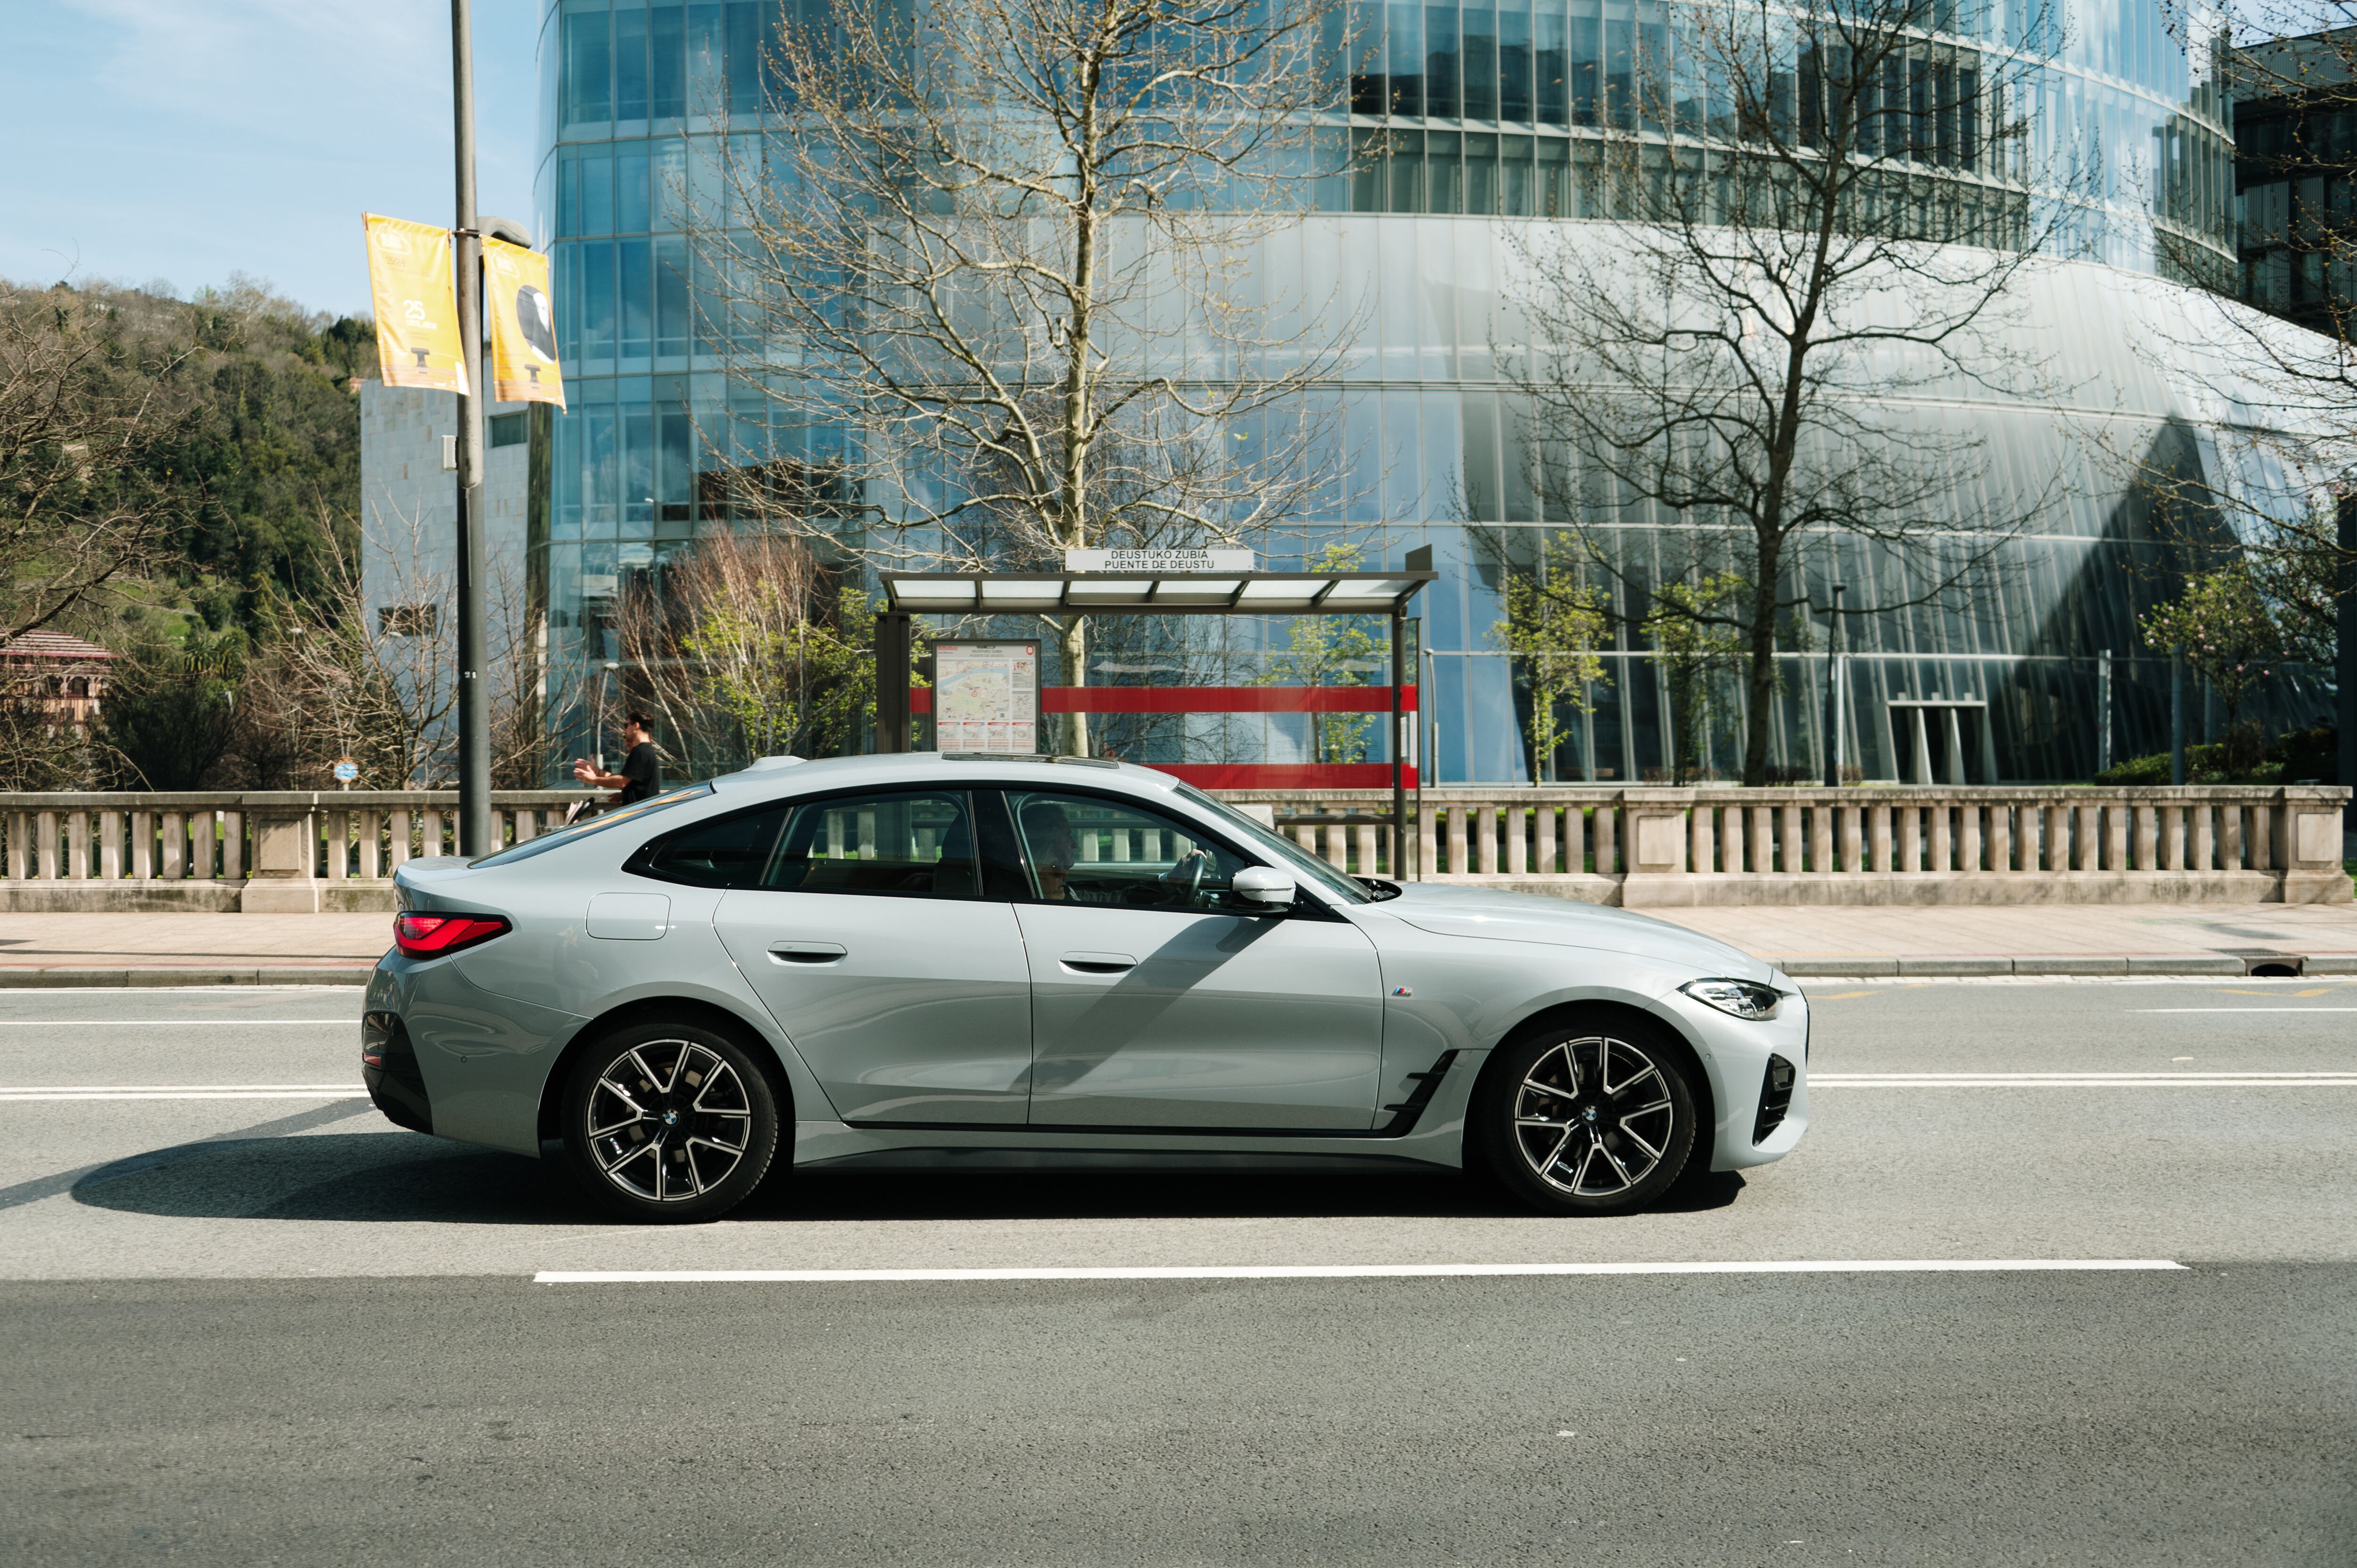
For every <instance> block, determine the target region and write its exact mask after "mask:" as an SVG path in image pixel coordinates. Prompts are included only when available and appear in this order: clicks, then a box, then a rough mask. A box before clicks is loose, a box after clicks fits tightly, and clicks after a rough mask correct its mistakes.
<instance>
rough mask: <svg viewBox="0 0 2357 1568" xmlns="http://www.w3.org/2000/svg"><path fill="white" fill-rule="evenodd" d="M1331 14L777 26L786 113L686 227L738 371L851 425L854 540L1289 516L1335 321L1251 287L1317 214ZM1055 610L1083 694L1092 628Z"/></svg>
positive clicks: (1234, 7)
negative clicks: (1314, 125)
mask: <svg viewBox="0 0 2357 1568" xmlns="http://www.w3.org/2000/svg"><path fill="white" fill-rule="evenodd" d="M1331 9H1332V0H1175V3H1174V0H944V3H943V4H942V5H933V6H927V7H924V8H923V9H922V11H921V13H916V12H912V11H910V10H909V9H908V8H906V7H903V6H901V5H897V4H893V3H892V0H834V3H833V4H832V5H831V6H830V7H829V9H828V11H827V13H826V19H825V22H824V24H823V26H821V27H816V28H799V27H791V26H790V27H787V28H786V29H785V31H784V35H783V41H782V43H781V45H780V48H779V51H778V56H777V58H776V59H775V60H774V61H773V65H774V68H775V69H774V76H775V78H776V81H775V86H774V89H773V91H772V95H771V96H772V102H771V103H770V108H771V110H772V112H773V119H772V123H771V127H770V129H768V130H766V131H764V132H762V133H760V134H758V135H755V134H742V135H736V136H733V137H731V138H729V140H728V141H727V143H726V163H725V186H726V191H727V199H726V210H724V211H714V210H709V209H706V210H703V211H699V212H694V213H692V214H691V225H692V227H693V229H694V232H695V241H696V245H697V249H698V251H699V252H700V256H701V259H702V262H703V263H704V268H705V275H707V276H708V277H710V278H711V279H713V280H714V282H715V286H716V289H717V303H716V304H715V305H713V306H709V307H708V308H709V310H710V311H711V312H712V314H713V315H714V317H715V319H714V321H712V322H711V323H708V324H707V325H708V326H709V327H710V328H711V329H712V330H713V331H714V332H716V335H718V336H719V337H721V338H724V339H725V340H726V342H728V343H729V344H730V345H732V346H733V354H734V363H733V364H732V365H731V368H730V373H731V375H732V377H733V378H734V380H735V382H736V384H737V387H738V388H739V390H740V392H743V391H748V390H749V391H751V392H755V393H757V394H758V396H759V398H761V399H763V400H766V401H767V402H768V403H769V404H770V407H771V409H772V411H773V413H774V415H775V416H777V418H776V422H777V423H781V424H793V425H799V426H803V427H806V428H812V429H835V430H840V431H841V432H842V433H843V440H842V444H841V446H840V447H839V448H838V449H837V451H836V453H835V455H834V456H833V457H831V458H828V459H825V460H824V462H825V464H828V465H831V466H832V467H831V469H830V470H829V480H830V484H829V486H828V487H827V488H829V489H831V491H832V493H834V494H835V495H837V496H839V497H842V498H845V502H846V503H847V504H848V505H849V506H851V507H852V508H854V509H856V510H858V511H859V512H860V513H861V514H862V515H863V516H865V517H866V518H867V519H868V520H869V521H870V527H869V528H868V530H867V532H866V542H865V544H864V545H863V546H862V558H863V559H865V560H866V561H867V562H869V563H870V564H905V563H908V562H911V561H923V562H932V563H940V564H961V565H963V564H982V563H985V562H988V563H995V564H1006V565H1015V566H1026V565H1028V566H1033V567H1039V566H1043V565H1049V564H1051V563H1053V562H1054V561H1055V559H1056V555H1057V553H1058V552H1060V551H1062V550H1065V549H1071V548H1090V547H1103V546H1125V545H1126V546H1151V545H1168V544H1195V543H1202V542H1222V541H1234V540H1237V539H1240V538H1243V537H1245V536H1247V535H1249V534H1250V533H1251V532H1254V530H1257V529H1259V528H1262V527H1264V526H1265V525H1267V524H1269V523H1271V522H1274V521H1281V520H1285V519H1287V518H1290V517H1293V516H1295V515H1297V514H1298V513H1299V512H1300V511H1302V510H1305V505H1304V503H1305V502H1306V500H1307V499H1308V496H1309V495H1310V494H1311V493H1312V489H1313V487H1314V486H1315V484H1316V483H1317V478H1316V476H1313V475H1311V474H1310V473H1309V472H1308V467H1307V466H1306V465H1304V464H1303V463H1301V462H1300V461H1299V460H1298V459H1299V457H1300V455H1301V453H1302V452H1303V450H1304V449H1305V447H1306V446H1308V445H1309V444H1310V442H1311V441H1312V440H1313V439H1314V438H1315V436H1316V435H1317V434H1318V425H1319V420H1318V417H1317V416H1315V415H1313V414H1311V413H1308V412H1307V410H1308V407H1309V404H1308V401H1307V400H1305V399H1304V398H1303V397H1302V396H1301V394H1302V393H1303V392H1306V391H1307V389H1308V388H1309V387H1310V386H1312V385H1313V384H1315V383H1317V382H1318V381H1322V380H1326V379H1329V378H1330V373H1331V371H1332V366H1333V358H1334V356H1333V354H1332V353H1331V352H1329V351H1328V350H1327V349H1323V348H1321V347H1320V345H1321V344H1324V343H1338V342H1340V338H1341V334H1342V333H1343V332H1344V331H1346V330H1347V326H1346V325H1345V324H1344V323H1343V322H1341V321H1340V320H1338V319H1336V317H1337V315H1341V316H1347V314H1348V313H1347V312H1342V313H1332V312H1326V311H1322V310H1321V309H1320V308H1319V304H1318V302H1316V301H1312V300H1306V299H1301V298H1298V297H1297V296H1295V297H1288V298H1286V301H1285V303H1284V305H1283V306H1279V307H1276V308H1275V309H1271V308H1266V307H1264V306H1263V305H1262V303H1261V301H1262V299H1263V298H1264V297H1270V298H1274V297H1275V296H1276V295H1280V294H1282V293H1284V292H1285V290H1286V287H1287V286H1288V285H1289V283H1290V280H1289V279H1287V278H1285V277H1282V276H1273V275H1263V276H1260V277H1254V275H1253V266H1254V260H1255V258H1256V257H1257V256H1258V255H1259V248H1258V246H1257V245H1256V244H1255V242H1256V241H1258V240H1260V239H1262V238H1263V237H1265V236H1267V235H1269V234H1271V233H1273V232H1275V231H1277V230H1278V229H1280V228H1282V227H1284V226H1286V225H1288V224H1291V223H1293V222H1295V221H1296V220H1297V219H1298V217H1299V215H1300V213H1301V210H1302V209H1303V207H1304V206H1305V201H1304V198H1305V197H1306V195H1307V191H1306V189H1303V188H1299V186H1300V182H1301V179H1302V177H1304V176H1306V175H1308V173H1310V172H1311V171H1312V167H1313V159H1312V156H1311V149H1312V146H1313V132H1312V131H1311V129H1310V126H1309V124H1308V120H1309V114H1308V112H1309V111H1311V110H1313V109H1315V108H1318V107H1320V106H1322V105H1323V104H1324V103H1325V102H1327V101H1328V100H1329V99H1330V98H1331V97H1332V95H1333V93H1334V92H1335V91H1336V89H1335V88H1334V86H1333V84H1331V83H1330V82H1327V83H1321V81H1320V80H1319V76H1318V70H1317V64H1316V60H1315V59H1313V49H1314V47H1315V46H1316V44H1317V42H1318V30H1319V27H1320V24H1321V22H1322V21H1323V19H1324V18H1325V16H1327V14H1328V13H1329V11H1330V10H1331ZM1337 161H1339V159H1338V160H1337ZM750 488H751V489H753V490H755V491H758V490H759V489H760V488H761V486H760V484H759V478H758V476H756V482H755V483H754V484H753V486H752V487H750ZM732 499H733V500H734V502H735V504H736V505H737V508H738V510H751V511H752V512H754V513H755V514H756V515H759V516H761V517H763V518H765V519H768V520H770V521H776V522H791V521H795V516H796V514H795V510H794V509H793V508H791V507H788V508H783V509H780V508H778V507H777V506H775V505H774V504H773V502H772V501H770V499H765V497H764V496H762V495H761V494H759V493H745V490H744V488H742V487H740V493H739V494H738V495H737V496H736V497H734V498H732ZM877 525H881V526H877ZM1049 627H1050V628H1051V630H1052V633H1053V635H1054V637H1055V639H1056V641H1057V643H1058V644H1059V646H1060V650H1061V656H1062V659H1061V661H1062V664H1063V670H1064V678H1065V679H1066V680H1067V681H1068V682H1072V683H1075V684H1085V683H1086V682H1087V664H1086V653H1087V641H1088V632H1087V629H1086V623H1085V621H1084V619H1083V618H1081V617H1079V616H1069V617H1056V618H1049ZM1071 725H1072V730H1071V736H1070V744H1071V747H1072V749H1074V750H1076V751H1085V750H1086V749H1087V746H1088V737H1087V731H1086V727H1085V726H1086V720H1085V719H1084V718H1083V717H1082V716H1081V715H1078V714H1075V715H1072V717H1071Z"/></svg>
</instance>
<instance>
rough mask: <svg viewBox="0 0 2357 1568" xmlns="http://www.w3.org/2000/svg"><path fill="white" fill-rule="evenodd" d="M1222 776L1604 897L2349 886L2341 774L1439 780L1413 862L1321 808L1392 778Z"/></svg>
mask: <svg viewBox="0 0 2357 1568" xmlns="http://www.w3.org/2000/svg"><path fill="white" fill-rule="evenodd" d="M1221 793H1222V796H1223V797H1224V798H1226V799H1227V800H1231V801H1233V802H1237V803H1251V804H1254V805H1256V806H1264V807H1266V808H1267V809H1268V810H1269V811H1271V812H1272V813H1273V815H1274V817H1275V821H1276V822H1277V823H1278V824H1279V826H1280V828H1284V829H1286V830H1287V831H1290V832H1293V833H1294V835H1295V836H1296V838H1297V841H1298V842H1300V843H1302V844H1303V845H1304V846H1305V847H1307V848H1308V849H1310V850H1311V852H1312V853H1315V854H1322V855H1323V856H1324V857H1325V858H1326V859H1327V860H1329V861H1330V862H1332V863H1333V864H1334V865H1339V866H1341V867H1343V868H1344V869H1346V870H1348V871H1351V872H1352V873H1354V874H1357V875H1381V876H1395V875H1403V871H1404V874H1405V875H1409V876H1413V877H1421V878H1422V879H1424V880H1435V879H1437V880H1440V881H1449V882H1454V881H1469V882H1475V883H1483V884H1489V885H1493V886H1511V887H1514V888H1517V889H1521V890H1524V891H1530V892H1541V893H1549V894H1554V895H1555V896H1558V897H1575V898H1584V899H1589V900H1592V901H1596V902H1602V903H1619V904H1628V905H1655V906H1661V905H1691V904H1751V903H1758V904H1786V903H1792V904H1948V903H1957V904H1964V903H1969V904H2002V903H2075V902H2087V903H2109V902H2140V901H2147V900H2152V901H2169V902H2272V901H2276V900H2288V901H2290V902H2295V903H2345V902H2348V901H2349V900H2350V888H2351V883H2350V878H2349V876H2348V875H2346V874H2345V873H2344V872H2343V871H2342V869H2341V813H2342V805H2343V802H2345V801H2346V800H2348V799H2349V794H2350V791H2349V790H2348V789H2341V788H2334V787H2330V786H2316V785H2292V786H2285V787H2280V788H2276V787H2257V786H2249V787H2244V786H2222V787H2214V788H2210V787H2189V788H2185V789H2100V788H2081V787H2063V786H2040V785H2020V786H2011V787H2008V786H1990V787H1986V788H1980V789H1975V788H1966V787H1954V788H1941V789H1924V788H1911V787H1910V788H1905V789H1887V788H1867V789H1837V790H1836V789H1785V788H1770V789H1738V788H1728V787H1703V788H1695V789H1663V788H1643V789H1577V788H1574V789H1553V788H1540V789H1513V788H1511V787H1508V788H1501V789H1427V790H1426V791H1425V794H1424V797H1423V800H1422V803H1421V806H1420V808H1419V810H1418V815H1417V818H1416V821H1415V824H1414V827H1413V831H1412V837H1411V853H1410V854H1409V856H1408V857H1407V863H1405V865H1404V866H1403V869H1402V870H1395V869H1394V866H1397V865H1402V863H1401V862H1399V861H1396V860H1395V859H1394V856H1393V854H1392V851H1391V845H1390V836H1391V835H1390V829H1389V828H1388V826H1381V825H1375V826H1361V827H1360V828H1358V830H1357V833H1356V836H1352V835H1351V834H1349V833H1346V832H1345V830H1344V828H1343V827H1342V826H1340V825H1323V824H1327V823H1340V822H1349V821H1354V820H1355V821H1360V822H1372V821H1373V820H1374V819H1376V818H1379V817H1383V816H1384V814H1385V813H1387V812H1388V811H1389V809H1390V797H1389V796H1388V795H1387V794H1383V793H1382V792H1379V791H1373V790H1330V791H1320V792H1317V793H1315V794H1311V793H1308V792H1304V791H1278V790H1223V791H1222V792H1221ZM1386 820H1387V819H1386Z"/></svg>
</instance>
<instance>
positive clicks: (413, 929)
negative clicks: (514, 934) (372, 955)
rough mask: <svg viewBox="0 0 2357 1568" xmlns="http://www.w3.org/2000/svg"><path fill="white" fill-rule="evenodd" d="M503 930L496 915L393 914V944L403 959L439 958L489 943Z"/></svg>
mask: <svg viewBox="0 0 2357 1568" xmlns="http://www.w3.org/2000/svg"><path fill="white" fill-rule="evenodd" d="M506 929H508V923H507V922H506V921H505V920H503V919H501V918H499V917H498V916H497V915H395V916H394V917H393V946H395V947H397V948H399V949H400V950H401V955H402V957H404V958H440V957H441V956H442V955H443V954H444V953H452V952H457V950H459V949H460V948H470V947H473V946H474V945H475V944H476V943H478V942H487V941H490V940H491V939H492V938H493V937H496V936H498V935H499V934H500V932H501V931H504V930H506Z"/></svg>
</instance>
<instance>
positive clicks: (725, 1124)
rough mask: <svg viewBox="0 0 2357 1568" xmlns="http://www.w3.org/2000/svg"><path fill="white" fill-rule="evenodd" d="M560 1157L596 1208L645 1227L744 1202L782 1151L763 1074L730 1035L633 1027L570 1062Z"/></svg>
mask: <svg viewBox="0 0 2357 1568" xmlns="http://www.w3.org/2000/svg"><path fill="white" fill-rule="evenodd" d="M564 1114H565V1121H564V1123H563V1127H562V1133H563V1136H564V1139H565V1161H566V1163H567V1164H568V1165H571V1166H572V1167H573V1174H574V1176H575V1177H576V1179H577V1180H579V1182H580V1183H581V1185H582V1187H583V1188H584V1189H585V1190H586V1191H587V1193H588V1194H589V1196H590V1197H592V1198H594V1199H595V1200H596V1201H597V1203H598V1204H599V1205H601V1206H602V1207H604V1208H607V1209H608V1210H610V1211H611V1212H613V1213H615V1214H618V1215H621V1216H624V1217H626V1218H628V1219H634V1220H637V1221H639V1222H640V1223H641V1224H646V1223H653V1224H665V1223H671V1222H679V1223H686V1222H689V1221H694V1220H699V1219H717V1218H719V1217H720V1216H721V1215H723V1214H726V1212H727V1211H728V1210H729V1209H731V1208H736V1207H737V1204H739V1203H741V1202H743V1201H744V1200H745V1198H746V1197H747V1195H748V1194H749V1193H751V1192H752V1190H753V1189H754V1188H755V1187H759V1185H760V1183H761V1178H762V1176H765V1175H767V1174H768V1172H769V1169H770V1161H771V1160H773V1159H774V1158H776V1156H777V1152H778V1105H777V1098H776V1096H775V1095H774V1094H773V1093H772V1092H771V1090H770V1079H769V1075H768V1074H766V1073H764V1072H763V1071H762V1070H761V1069H760V1068H759V1065H758V1064H757V1063H756V1062H755V1061H754V1059H753V1058H752V1056H751V1054H750V1053H748V1051H747V1050H746V1049H745V1047H742V1046H740V1045H738V1044H737V1042H736V1041H735V1040H734V1039H732V1038H730V1037H729V1036H726V1035H724V1034H722V1033H720V1032H719V1031H718V1030H716V1029H710V1028H706V1027H704V1026H701V1025H696V1024H633V1025H630V1026H628V1027H625V1028H621V1029H617V1030H616V1031H614V1032H613V1033H612V1034H610V1035H608V1036H605V1037H604V1038H603V1039H600V1040H598V1041H597V1042H596V1043H595V1044H593V1045H591V1046H590V1047H588V1048H587V1050H585V1051H583V1052H582V1053H581V1055H580V1056H579V1057H577V1058H575V1060H574V1065H573V1074H572V1077H571V1078H570V1079H568V1080H567V1082H566V1083H565V1112H564Z"/></svg>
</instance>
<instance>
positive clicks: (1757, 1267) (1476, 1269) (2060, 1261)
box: [533, 1258, 2185, 1285]
mask: <svg viewBox="0 0 2357 1568" xmlns="http://www.w3.org/2000/svg"><path fill="white" fill-rule="evenodd" d="M2184 1268H2185V1265H2184V1264H2183V1263H2179V1262H2174V1261H2172V1260H2170V1259H2168V1258H1896V1259H1894V1258H1868V1259H1859V1258H1839V1259H1825V1260H1808V1261H1786V1260H1774V1261H1765V1262H1725V1263H1702V1262H1660V1263H1286V1264H1263V1265H1245V1266H1239V1267H1226V1266H1220V1265H1213V1266H1210V1267H1201V1268H1190V1267H1156V1268H1146V1267H1141V1268H1042V1269H543V1270H541V1271H540V1272H539V1273H536V1274H534V1275H533V1283H535V1284H544V1285H613V1284H863V1283H900V1282H917V1281H934V1282H941V1283H960V1284H964V1283H983V1282H989V1281H1003V1280H1394V1279H1399V1280H1412V1279H1512V1278H1522V1277H1531V1276H1554V1275H1575V1276H1576V1275H1610V1274H1984V1273H2122V1272H2126V1273H2150V1272H2178V1271H2182V1270H2183V1269H2184Z"/></svg>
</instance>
